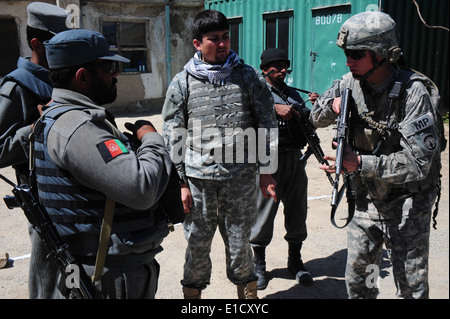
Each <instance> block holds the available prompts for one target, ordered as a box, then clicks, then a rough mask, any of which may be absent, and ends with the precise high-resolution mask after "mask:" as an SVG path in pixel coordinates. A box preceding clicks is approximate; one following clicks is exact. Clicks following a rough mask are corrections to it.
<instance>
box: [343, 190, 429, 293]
mask: <svg viewBox="0 0 450 319" xmlns="http://www.w3.org/2000/svg"><path fill="white" fill-rule="evenodd" d="M436 193H437V189H436V188H431V189H428V190H427V191H424V192H420V193H416V194H414V195H413V196H411V197H409V198H406V199H404V198H398V197H394V196H393V197H392V198H390V199H389V200H388V201H387V200H384V201H379V200H371V199H370V198H360V199H358V202H357V210H356V212H355V216H354V218H353V221H352V222H351V223H350V225H349V229H348V233H347V236H348V256H347V267H346V273H345V278H346V285H347V292H348V295H349V298H364V299H372V298H376V296H377V295H378V293H379V287H378V285H377V278H378V274H379V272H380V271H381V269H380V268H379V267H380V261H381V257H382V248H383V244H385V245H386V249H387V252H388V255H389V258H390V259H391V262H392V267H393V273H394V280H395V285H396V287H397V297H398V298H406V299H410V298H415V299H423V298H428V294H429V287H428V253H429V235H430V219H431V209H432V207H433V204H434V201H435V198H436Z"/></svg>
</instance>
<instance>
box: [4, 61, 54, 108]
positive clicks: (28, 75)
mask: <svg viewBox="0 0 450 319" xmlns="http://www.w3.org/2000/svg"><path fill="white" fill-rule="evenodd" d="M27 63H31V62H28V61H26V60H25V59H23V58H21V59H20V60H19V63H18V65H19V68H18V69H16V70H14V71H12V72H11V73H9V74H8V75H6V76H5V78H4V79H3V81H2V85H3V83H5V82H6V81H13V82H16V83H17V84H19V85H20V86H21V87H24V88H26V89H28V90H29V91H30V92H31V93H33V94H34V95H35V96H36V97H37V98H38V100H39V102H40V103H47V102H48V101H50V100H51V96H52V91H53V88H52V86H51V85H50V84H49V80H48V70H45V73H44V71H41V72H40V74H39V71H37V72H36V74H33V73H32V72H30V71H28V70H27V69H26V66H27Z"/></svg>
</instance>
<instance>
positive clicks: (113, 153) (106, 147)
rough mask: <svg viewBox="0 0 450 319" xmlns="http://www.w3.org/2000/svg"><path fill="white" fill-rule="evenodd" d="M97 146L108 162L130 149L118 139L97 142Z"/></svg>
mask: <svg viewBox="0 0 450 319" xmlns="http://www.w3.org/2000/svg"><path fill="white" fill-rule="evenodd" d="M97 148H98V150H99V151H100V154H101V155H102V157H103V159H104V160H105V162H106V163H108V162H109V161H111V160H112V159H114V158H116V157H117V156H119V155H120V154H127V153H128V149H127V148H126V147H125V145H123V143H122V142H121V141H119V140H117V139H113V140H109V141H106V142H102V143H100V144H97Z"/></svg>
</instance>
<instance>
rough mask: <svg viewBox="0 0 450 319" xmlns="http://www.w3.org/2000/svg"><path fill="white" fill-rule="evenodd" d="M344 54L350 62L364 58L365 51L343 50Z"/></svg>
mask: <svg viewBox="0 0 450 319" xmlns="http://www.w3.org/2000/svg"><path fill="white" fill-rule="evenodd" d="M344 53H345V55H346V56H347V57H349V58H350V59H352V60H360V59H362V58H364V57H365V56H366V50H344Z"/></svg>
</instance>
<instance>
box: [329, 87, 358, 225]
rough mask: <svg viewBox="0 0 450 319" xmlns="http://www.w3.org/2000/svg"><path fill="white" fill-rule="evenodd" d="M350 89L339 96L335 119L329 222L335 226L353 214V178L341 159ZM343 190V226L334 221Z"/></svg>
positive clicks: (345, 142)
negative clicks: (341, 178)
mask: <svg viewBox="0 0 450 319" xmlns="http://www.w3.org/2000/svg"><path fill="white" fill-rule="evenodd" d="M351 92H352V91H351V89H348V88H347V89H345V90H344V91H343V92H342V96H341V103H340V110H341V111H340V113H339V116H338V119H337V128H336V129H337V131H336V137H335V139H334V141H335V142H337V146H336V164H335V165H336V174H335V179H334V182H333V193H332V195H331V217H330V219H331V223H332V224H333V225H334V226H335V227H337V228H344V227H345V226H347V225H348V224H349V223H350V221H351V220H352V218H353V214H354V212H355V197H356V195H355V190H354V187H353V180H352V176H351V174H349V173H348V172H347V170H346V169H345V167H344V166H343V163H342V162H343V159H344V150H345V147H346V146H347V138H348V131H349V123H348V121H349V112H350V106H349V100H350V98H351ZM341 174H343V175H344V176H343V185H342V187H341V189H340V190H339V179H340V176H341ZM344 190H347V192H346V195H347V202H348V207H349V211H348V217H347V221H346V223H345V224H344V225H343V226H338V225H337V224H336V222H335V220H334V219H335V218H334V217H335V214H336V210H337V207H338V205H339V203H340V201H341V199H342V197H343V195H344Z"/></svg>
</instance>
